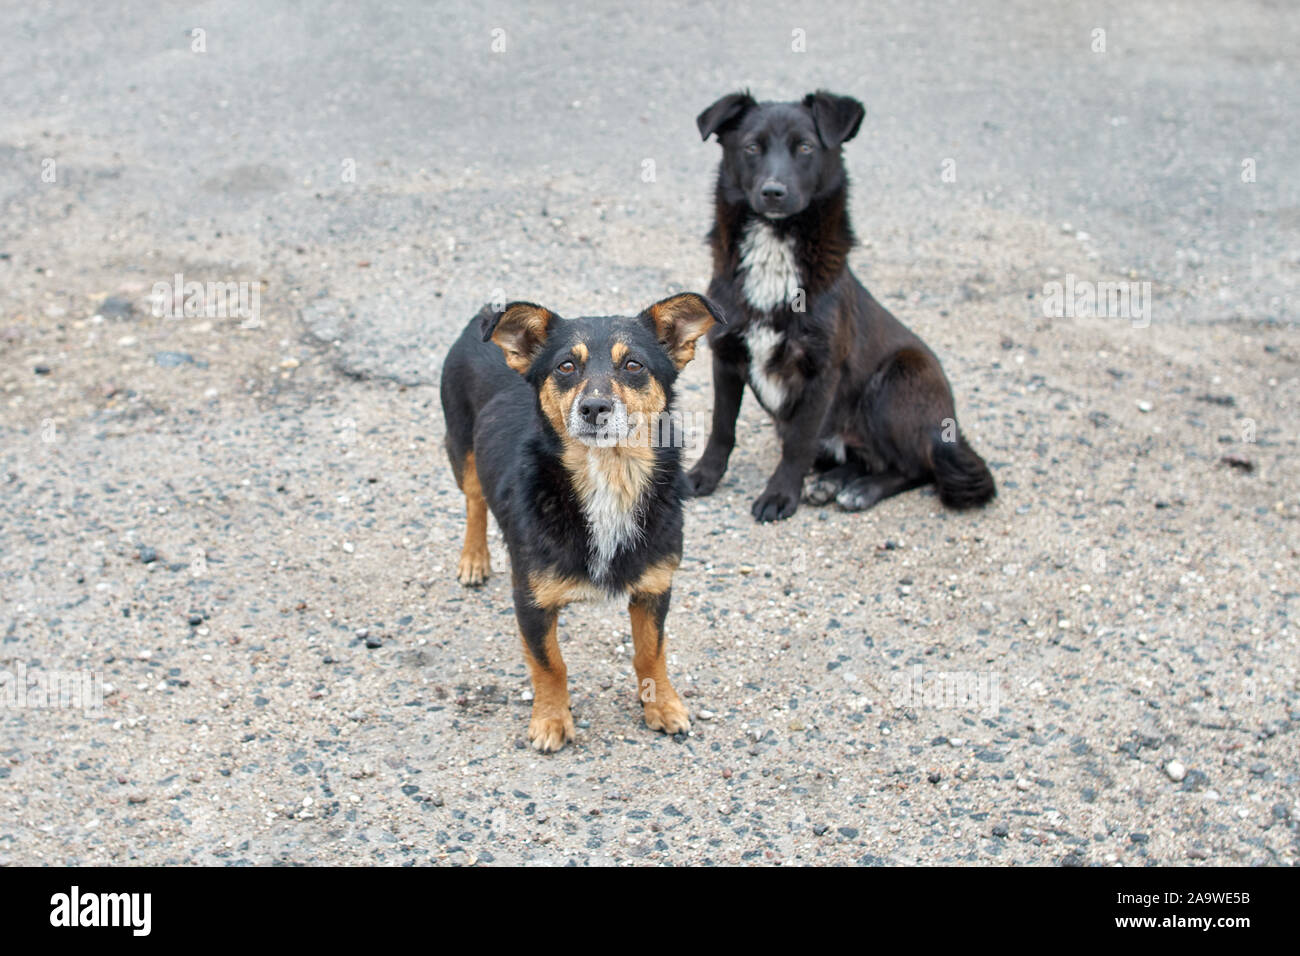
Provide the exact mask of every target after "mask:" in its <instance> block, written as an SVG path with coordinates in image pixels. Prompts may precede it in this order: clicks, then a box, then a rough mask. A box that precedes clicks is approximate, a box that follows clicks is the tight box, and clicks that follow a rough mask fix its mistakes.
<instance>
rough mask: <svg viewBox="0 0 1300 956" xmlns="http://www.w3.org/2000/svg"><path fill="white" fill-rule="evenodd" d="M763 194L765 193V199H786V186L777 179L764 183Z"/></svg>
mask: <svg viewBox="0 0 1300 956" xmlns="http://www.w3.org/2000/svg"><path fill="white" fill-rule="evenodd" d="M762 192H763V198H764V199H784V198H785V186H783V185H782V184H781V183H778V182H777V181H776V180H775V179H769V180H768V181H767V182H765V183H763V190H762Z"/></svg>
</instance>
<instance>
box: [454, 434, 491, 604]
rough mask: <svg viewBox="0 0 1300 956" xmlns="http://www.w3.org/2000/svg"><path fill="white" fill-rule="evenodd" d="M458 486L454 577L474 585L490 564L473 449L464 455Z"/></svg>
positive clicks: (483, 503) (483, 502)
mask: <svg viewBox="0 0 1300 956" xmlns="http://www.w3.org/2000/svg"><path fill="white" fill-rule="evenodd" d="M460 488H461V491H463V492H465V545H464V547H462V548H461V549H460V567H459V568H457V570H456V580H457V581H459V582H460V583H461V584H464V585H465V586H466V587H477V586H478V585H480V584H482V583H483V582H484V581H486V580H487V579H488V575H489V574H491V573H492V567H491V565H490V563H489V560H488V544H487V515H488V506H487V500H486V499H484V497H483V486H482V485H480V484H479V481H478V467H477V465H476V464H475V461H474V453H473V452H470V453H469V454H468V455H466V456H465V473H464V475H463V476H462V477H461V483H460Z"/></svg>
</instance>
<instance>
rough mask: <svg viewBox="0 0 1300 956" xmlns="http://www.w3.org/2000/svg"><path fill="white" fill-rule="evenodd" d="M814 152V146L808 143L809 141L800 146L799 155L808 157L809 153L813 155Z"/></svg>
mask: <svg viewBox="0 0 1300 956" xmlns="http://www.w3.org/2000/svg"><path fill="white" fill-rule="evenodd" d="M812 151H813V144H812V143H809V142H807V141H804V142H802V143H800V144H799V155H800V156H807V155H808V154H809V153H811V152H812Z"/></svg>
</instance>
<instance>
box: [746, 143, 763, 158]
mask: <svg viewBox="0 0 1300 956" xmlns="http://www.w3.org/2000/svg"><path fill="white" fill-rule="evenodd" d="M762 151H763V147H761V146H759V145H758V144H757V143H747V144H746V145H745V152H747V153H749V155H750V156H757V155H758V154H759V153H760V152H762Z"/></svg>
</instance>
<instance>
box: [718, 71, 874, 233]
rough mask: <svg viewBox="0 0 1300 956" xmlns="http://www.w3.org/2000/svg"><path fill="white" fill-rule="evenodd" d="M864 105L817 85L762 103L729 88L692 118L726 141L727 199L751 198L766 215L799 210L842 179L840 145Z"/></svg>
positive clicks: (859, 121)
mask: <svg viewBox="0 0 1300 956" xmlns="http://www.w3.org/2000/svg"><path fill="white" fill-rule="evenodd" d="M866 112H867V111H866V109H865V108H864V107H863V105H862V104H861V103H859V102H858V101H857V100H855V99H853V98H852V97H848V96H836V95H835V94H833V93H827V92H825V91H824V90H819V91H818V92H816V93H809V94H808V95H807V96H805V97H804V98H803V99H802V100H801V101H800V102H797V103H759V102H757V101H756V100H755V99H754V98H753V97H752V96H750V95H749V93H747V92H746V93H731V94H728V95H727V96H724V97H723V98H722V99H720V100H718V101H717V102H716V103H714V104H713V105H712V106H710V107H709V108H708V109H706V110H705V111H704V112H703V113H701V114H700V115H699V117H698V118H697V119H696V120H695V125H696V126H698V127H699V129H700V136H701V137H703V138H704V139H708V138H709V137H710V136H712V135H713V134H715V133H716V134H717V136H718V142H719V143H720V144H721V145H722V174H721V180H720V181H721V184H722V188H723V190H724V198H726V199H727V201H728V202H733V203H738V202H742V201H743V202H746V203H748V204H749V207H750V208H751V209H753V210H754V212H756V213H758V214H759V215H762V216H766V217H768V218H769V219H784V218H786V217H787V216H794V215H797V214H798V213H801V212H803V211H804V209H806V208H807V207H808V204H809V203H810V202H812V201H813V199H815V198H818V197H820V196H824V195H826V194H828V193H830V192H833V191H834V190H835V189H838V188H839V187H840V186H841V185H843V183H844V163H843V160H842V158H841V151H840V147H841V146H843V145H844V144H845V143H847V142H848V141H849V140H851V139H852V138H853V137H854V136H855V135H857V132H858V127H859V126H861V125H862V118H863V117H864V116H866Z"/></svg>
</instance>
